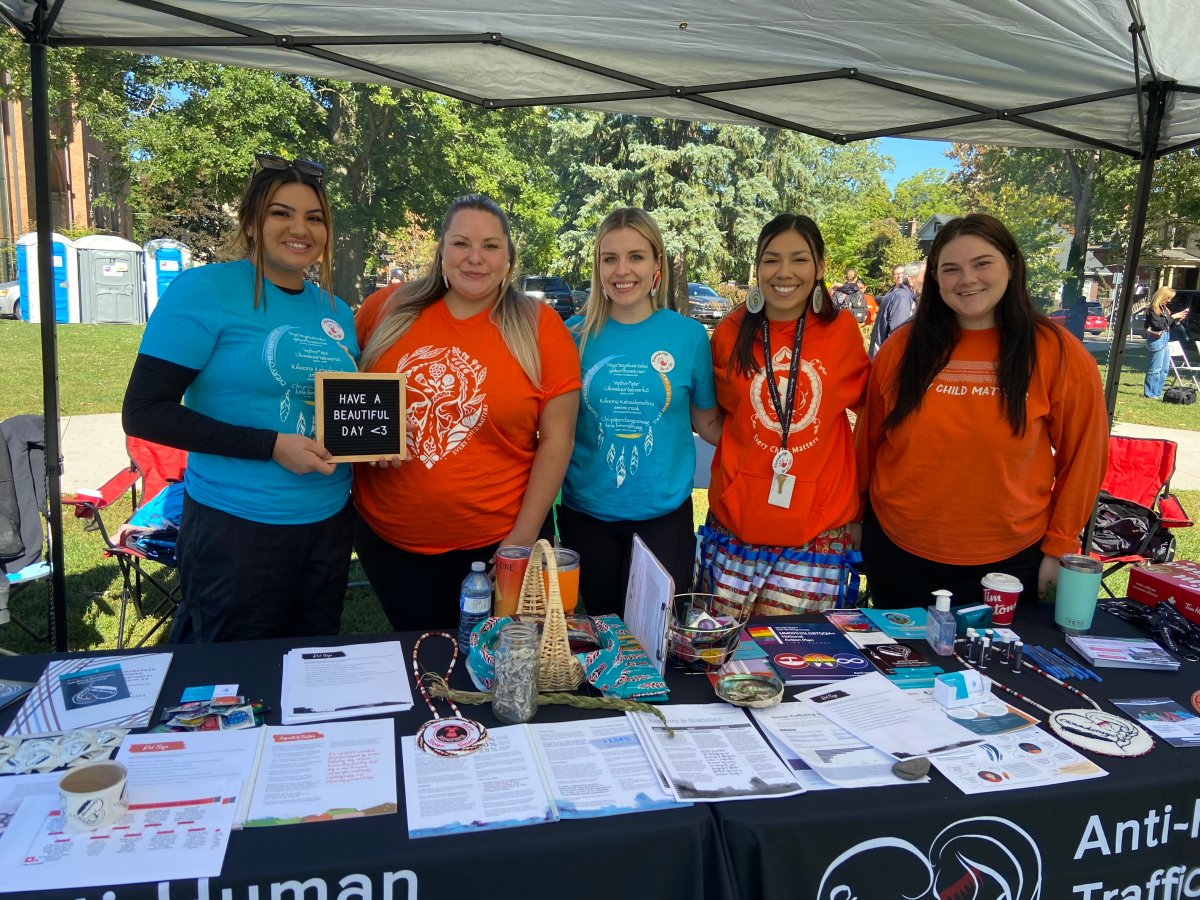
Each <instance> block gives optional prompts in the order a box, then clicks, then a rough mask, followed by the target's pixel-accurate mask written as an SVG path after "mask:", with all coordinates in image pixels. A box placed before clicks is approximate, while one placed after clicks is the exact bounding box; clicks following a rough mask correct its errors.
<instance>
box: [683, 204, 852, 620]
mask: <svg viewBox="0 0 1200 900" xmlns="http://www.w3.org/2000/svg"><path fill="white" fill-rule="evenodd" d="M754 268H755V276H756V280H757V282H758V287H757V288H755V289H754V291H752V292H751V296H750V297H748V298H747V300H746V303H745V305H744V306H742V307H741V308H739V309H737V310H735V311H734V312H732V313H730V314H729V315H728V316H726V317H725V318H724V319H723V320H722V321H721V324H720V325H718V326H717V328H716V330H715V331H714V332H713V339H712V354H713V370H714V376H715V378H714V380H715V382H716V387H717V406H718V408H719V410H720V412H721V414H722V416H723V417H724V425H723V427H722V431H721V437H720V441H719V442H718V444H717V450H716V454H715V455H714V457H713V469H712V481H711V483H710V485H709V492H708V496H709V520H708V523H707V524H706V525H704V526H702V527H701V529H700V548H699V561H698V567H697V586H696V590H698V591H705V592H711V593H714V594H716V595H718V597H719V598H720V601H721V603H720V605H719V607H720V608H722V610H723V611H724V612H727V613H729V614H732V615H735V616H739V617H741V618H747V617H749V616H750V615H751V614H757V615H771V614H788V613H800V612H812V611H816V610H819V609H825V608H828V607H831V606H835V605H836V606H843V605H847V604H848V603H850V602H852V600H853V598H854V597H856V596H857V594H856V590H857V582H858V579H857V576H856V575H854V573H853V569H852V568H851V566H850V564H851V562H853V561H856V560H857V558H858V555H857V551H854V550H852V547H851V545H852V533H851V532H852V529H851V527H850V526H851V524H852V523H853V524H854V530H857V522H858V520H859V516H858V511H859V506H860V502H859V496H858V479H857V473H856V471H855V461H854V438H853V434H852V432H851V429H850V422H849V419H848V418H847V416H846V410H847V409H857V408H858V407H859V405H860V404H861V403H862V401H863V396H864V392H865V390H866V384H867V371H868V369H869V366H870V364H869V363H868V361H867V354H866V351H865V350H864V348H863V341H862V335H861V334H860V333H859V330H858V323H857V322H856V321H855V320H854V315H853V314H852V313H851V312H850V311H849V310H839V309H838V308H837V306H835V305H834V303H833V300H832V298H831V297H830V296H829V291H828V290H827V289H826V287H825V282H824V275H825V242H824V240H823V238H822V237H821V232H820V229H818V228H817V225H816V223H815V222H814V221H813V220H812V219H810V218H809V217H808V216H798V215H791V214H784V215H781V216H776V217H775V218H774V219H772V220H771V221H770V222H768V223H767V224H766V225H765V226H763V229H762V232H761V233H760V234H759V237H758V248H757V252H756V254H755V263H754Z"/></svg>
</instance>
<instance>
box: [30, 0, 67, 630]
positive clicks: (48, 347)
mask: <svg viewBox="0 0 1200 900" xmlns="http://www.w3.org/2000/svg"><path fill="white" fill-rule="evenodd" d="M44 15H45V9H44V7H42V6H40V5H39V6H38V7H37V9H36V10H35V13H34V23H33V24H34V31H33V35H32V36H31V39H30V41H29V69H30V82H31V87H32V94H33V97H32V104H33V186H34V195H35V206H34V215H35V217H36V218H37V235H38V258H37V267H38V287H39V293H40V297H39V302H40V304H41V313H42V322H41V326H42V401H43V404H44V406H45V429H46V505H47V506H48V507H49V510H48V512H49V523H50V583H51V591H52V596H51V604H50V620H49V626H50V633H49V637H50V643H51V646H53V647H54V649H55V650H56V651H58V652H60V653H61V652H64V651H66V649H67V581H66V570H65V567H64V564H63V519H62V504H61V503H59V501H58V498H59V495H60V494H61V492H62V483H61V473H62V450H61V448H60V446H59V432H58V413H59V407H58V334H57V330H56V322H55V309H54V265H53V253H54V245H53V238H52V237H51V235H52V234H53V231H54V228H53V224H54V223H53V220H52V218H51V213H50V150H51V147H50V80H49V69H48V65H47V59H46V49H47V48H46V43H45V33H44V31H43V17H44ZM32 300H33V298H32V297H31V298H30V301H31V302H32Z"/></svg>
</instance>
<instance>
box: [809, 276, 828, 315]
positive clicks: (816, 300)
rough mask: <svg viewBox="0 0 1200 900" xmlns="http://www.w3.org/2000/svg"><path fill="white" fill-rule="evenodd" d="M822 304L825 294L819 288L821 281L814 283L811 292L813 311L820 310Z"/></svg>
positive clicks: (817, 311)
mask: <svg viewBox="0 0 1200 900" xmlns="http://www.w3.org/2000/svg"><path fill="white" fill-rule="evenodd" d="M824 304H825V294H824V292H823V291H822V290H821V283H820V282H817V283H816V284H814V285H813V292H812V308H813V312H816V313H819V312H820V311H821V307H822V306H823V305H824Z"/></svg>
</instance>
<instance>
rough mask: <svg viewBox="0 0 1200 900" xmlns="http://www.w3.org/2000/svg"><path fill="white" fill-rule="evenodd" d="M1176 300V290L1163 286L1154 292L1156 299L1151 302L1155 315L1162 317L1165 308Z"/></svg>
mask: <svg viewBox="0 0 1200 900" xmlns="http://www.w3.org/2000/svg"><path fill="white" fill-rule="evenodd" d="M1174 298H1175V288H1173V287H1168V286H1167V285H1165V284H1164V285H1163V286H1162V287H1160V288H1159V289H1158V290H1157V291H1155V292H1154V297H1153V299H1151V301H1150V308H1151V309H1152V310H1154V314H1155V315H1158V316H1161V315H1162V314H1163V307H1165V306H1166V305H1167V304H1168V303H1170V302H1171V301H1172V300H1173V299H1174Z"/></svg>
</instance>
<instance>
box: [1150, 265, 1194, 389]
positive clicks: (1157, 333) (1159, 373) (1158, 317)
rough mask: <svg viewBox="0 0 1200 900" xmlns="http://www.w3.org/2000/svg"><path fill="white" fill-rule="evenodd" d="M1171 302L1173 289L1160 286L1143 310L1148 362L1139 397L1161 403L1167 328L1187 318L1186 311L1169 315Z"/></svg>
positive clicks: (1167, 368) (1168, 352) (1167, 360)
mask: <svg viewBox="0 0 1200 900" xmlns="http://www.w3.org/2000/svg"><path fill="white" fill-rule="evenodd" d="M1173 299H1175V288H1173V287H1167V286H1166V285H1163V286H1162V287H1160V288H1159V289H1158V290H1157V291H1155V292H1154V297H1153V298H1152V299H1151V300H1150V305H1149V306H1148V307H1146V319H1145V321H1144V323H1143V325H1144V326H1145V330H1146V349H1147V350H1149V351H1150V361H1149V362H1148V363H1147V364H1146V378H1145V381H1144V382H1143V383H1142V394H1143V396H1145V397H1147V398H1148V399H1150V400H1161V399H1162V395H1163V387H1164V386H1165V385H1166V383H1167V372H1169V371H1170V369H1171V348H1170V343H1171V326H1172V325H1173V324H1174V323H1175V322H1179V321H1181V320H1182V319H1184V318H1186V317H1187V309H1181V310H1180V311H1179V312H1177V313H1172V312H1171V307H1170V303H1171V301H1172V300H1173Z"/></svg>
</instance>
